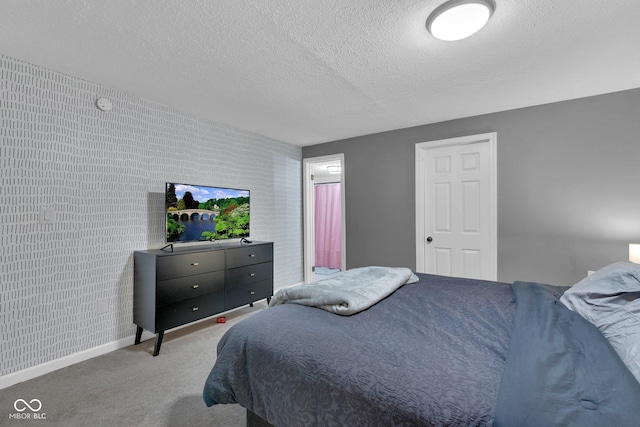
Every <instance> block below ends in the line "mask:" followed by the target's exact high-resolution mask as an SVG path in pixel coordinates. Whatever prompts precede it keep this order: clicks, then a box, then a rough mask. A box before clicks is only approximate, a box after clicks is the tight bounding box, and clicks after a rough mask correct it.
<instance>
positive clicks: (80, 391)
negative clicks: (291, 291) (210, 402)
mask: <svg viewBox="0 0 640 427" xmlns="http://www.w3.org/2000/svg"><path fill="white" fill-rule="evenodd" d="M266 307H267V305H266V302H265V301H260V302H258V303H256V304H255V306H254V307H253V308H250V307H245V308H241V309H238V310H235V311H233V312H230V313H227V314H226V317H227V323H224V324H217V323H216V321H215V317H213V318H211V319H209V320H206V321H204V322H200V323H198V324H195V325H189V326H187V327H185V328H182V329H179V330H176V331H168V332H167V333H165V336H164V340H163V342H162V348H161V350H160V354H159V355H158V356H157V357H153V356H152V355H151V354H152V352H153V344H154V340H153V339H151V340H147V341H143V342H142V343H140V344H139V345H137V346H134V345H131V346H129V347H126V348H123V349H120V350H117V351H114V352H111V353H109V354H106V355H103V356H100V357H96V358H93V359H91V360H87V361H84V362H81V363H78V364H75V365H72V366H69V367H67V368H63V369H60V370H58V371H55V372H51V373H49V374H47V375H43V376H41V377H38V378H35V379H33V380H30V381H26V382H23V383H20V384H16V385H14V386H12V387H9V388H6V389H4V390H0V425H2V426H5V425H7V426H23V425H31V424H33V425H40V426H65V427H75V426H90V427H93V426H127V427H129V426H192V427H198V426H216V427H244V426H245V410H244V408H242V407H240V406H239V405H216V406H213V407H211V408H207V406H206V405H205V404H204V402H203V400H202V387H203V385H204V381H205V379H206V377H207V375H208V374H209V371H210V370H211V367H212V366H213V363H214V362H215V358H216V346H217V344H218V340H219V339H220V338H221V337H222V335H223V334H224V333H225V332H226V331H227V329H229V327H230V326H232V325H234V324H236V323H237V322H238V321H240V320H242V319H243V318H246V317H248V316H251V315H252V314H254V313H256V312H257V311H260V310H264V309H265V308H266ZM131 341H132V344H133V338H132V339H131ZM17 399H24V400H25V401H27V402H29V401H30V400H31V399H38V400H40V401H41V402H42V409H41V410H40V411H39V413H40V414H46V419H44V420H27V419H21V420H16V419H10V418H9V414H12V413H16V411H15V409H14V402H15V401H16V400H17ZM26 412H29V411H28V410H27V411H26Z"/></svg>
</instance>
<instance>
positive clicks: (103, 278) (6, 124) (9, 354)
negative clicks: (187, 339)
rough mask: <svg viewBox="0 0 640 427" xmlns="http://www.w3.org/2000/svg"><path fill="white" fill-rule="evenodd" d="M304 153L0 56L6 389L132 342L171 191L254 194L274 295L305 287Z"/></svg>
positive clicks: (257, 232)
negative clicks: (139, 263)
mask: <svg viewBox="0 0 640 427" xmlns="http://www.w3.org/2000/svg"><path fill="white" fill-rule="evenodd" d="M99 97H106V98H108V99H109V100H111V102H112V103H113V109H112V110H111V111H108V112H104V111H100V110H98V109H97V108H96V107H95V101H96V99H98V98H99ZM301 151H302V150H301V148H300V147H297V146H293V145H290V144H286V143H283V142H279V141H276V140H272V139H269V138H266V137H263V136H260V135H255V134H252V133H249V132H244V131H241V130H237V129H233V128H230V127H227V126H224V125H220V124H217V123H213V122H210V121H207V120H204V119H201V118H198V117H196V116H193V115H190V114H186V113H183V112H180V111H177V110H175V109H172V108H170V107H167V106H164V105H161V104H158V103H154V102H150V101H146V100H143V99H139V98H136V97H134V96H131V95H128V94H126V93H122V92H119V91H116V90H111V89H108V88H105V87H103V86H100V85H97V84H93V83H89V82H86V81H83V80H80V79H77V78H74V77H71V76H67V75H64V74H61V73H57V72H54V71H51V70H48V69H45V68H42V67H38V66H34V65H31V64H28V63H25V62H22V61H19V60H15V59H12V58H9V57H6V56H2V55H0V156H1V160H0V161H1V170H0V183H1V185H0V200H1V202H0V219H1V224H0V227H1V229H0V282H1V287H0V326H1V330H0V376H1V375H6V374H9V373H12V372H16V371H20V370H23V369H26V368H29V367H33V366H36V365H39V364H42V363H45V362H48V361H51V360H54V359H57V358H60V357H64V356H68V355H71V354H74V353H77V352H80V351H83V350H87V349H91V348H93V347H97V346H100V345H102V344H106V343H110V342H113V341H116V340H119V339H122V338H126V337H129V336H132V335H133V334H134V333H135V326H134V325H133V323H132V319H133V315H132V309H133V299H132V298H133V255H132V253H133V251H134V250H140V249H152V248H159V247H161V246H163V244H164V222H163V221H164V214H163V209H164V183H165V181H181V182H187V183H194V184H201V185H215V186H226V187H233V188H247V189H250V190H251V235H252V238H254V239H256V240H270V241H274V242H275V244H274V249H275V254H274V257H275V259H274V274H275V285H276V287H280V286H286V285H290V284H293V283H297V282H300V281H302V185H301V181H302V178H301V157H302V153H301ZM46 208H51V210H52V211H53V212H54V216H55V218H54V220H53V221H51V222H42V221H41V211H42V210H43V209H46ZM104 310H106V312H104V313H100V311H104Z"/></svg>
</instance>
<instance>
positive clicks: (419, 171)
mask: <svg viewBox="0 0 640 427" xmlns="http://www.w3.org/2000/svg"><path fill="white" fill-rule="evenodd" d="M497 135H498V134H497V132H489V133H482V134H477V135H467V136H462V137H457V138H447V139H438V140H434V141H427V142H420V143H417V144H416V151H415V155H416V171H415V178H416V271H418V272H422V273H424V272H426V268H427V266H426V263H425V241H426V238H427V236H426V231H425V226H424V225H425V224H426V222H427V220H429V219H430V218H429V217H428V213H427V212H425V202H426V200H425V186H426V184H425V179H426V178H425V174H424V168H425V167H426V160H425V156H424V154H425V153H426V150H430V149H433V148H441V147H447V146H460V145H469V144H474V143H480V142H488V143H489V163H490V164H489V167H490V169H491V171H490V178H489V181H490V182H489V186H490V189H489V193H490V198H489V208H490V219H489V222H490V227H491V230H490V231H489V238H490V239H491V242H490V247H491V253H490V254H489V256H490V263H491V276H492V277H490V278H489V280H497V277H498V191H497V190H498V171H497V169H498V162H497V142H498V136H497Z"/></svg>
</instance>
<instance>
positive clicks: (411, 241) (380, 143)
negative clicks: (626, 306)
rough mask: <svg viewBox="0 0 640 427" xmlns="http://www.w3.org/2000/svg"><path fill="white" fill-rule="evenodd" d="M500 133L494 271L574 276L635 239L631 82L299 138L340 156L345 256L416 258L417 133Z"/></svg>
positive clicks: (638, 179) (639, 210) (639, 194)
mask: <svg viewBox="0 0 640 427" xmlns="http://www.w3.org/2000/svg"><path fill="white" fill-rule="evenodd" d="M494 131H495V132H497V136H498V280H500V281H506V282H511V281H514V280H531V281H539V282H545V283H554V284H565V285H568V284H573V283H575V282H577V281H579V280H580V279H582V278H583V277H585V276H586V273H587V270H595V269H598V268H601V267H603V266H605V265H607V264H609V263H611V262H615V261H619V260H626V259H627V256H628V243H631V242H639V241H640V186H639V184H640V89H634V90H629V91H624V92H617V93H611V94H606V95H601V96H595V97H589V98H583V99H577V100H571V101H565V102H559V103H554V104H547V105H541V106H536V107H530V108H523V109H518V110H512V111H505V112H500V113H495V114H488V115H482V116H477V117H470V118H465V119H460V120H454V121H448V122H442V123H436V124H432V125H425V126H419V127H413V128H408V129H400V130H395V131H390V132H384V133H379V134H374V135H366V136H361V137H357V138H350V139H346V140H341V141H335V142H330V143H326V144H319V145H314V146H309V147H304V148H303V150H302V156H303V158H308V157H315V156H321V155H327V154H335V153H344V155H345V192H346V193H345V195H346V216H347V218H346V231H347V267H348V268H353V267H358V266H363V265H372V264H373V265H376V264H378V265H380V264H381V265H392V266H407V267H410V268H415V202H414V199H415V194H414V191H415V178H414V175H415V158H414V157H415V155H414V150H415V144H416V143H419V142H425V141H432V140H438V139H444V138H452V137H458V136H464V135H471V134H478V133H485V132H494Z"/></svg>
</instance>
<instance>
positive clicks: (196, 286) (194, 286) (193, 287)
mask: <svg viewBox="0 0 640 427" xmlns="http://www.w3.org/2000/svg"><path fill="white" fill-rule="evenodd" d="M199 287H200V285H198V284H197V283H196V284H195V285H193V286H191V289H198V288H199Z"/></svg>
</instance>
